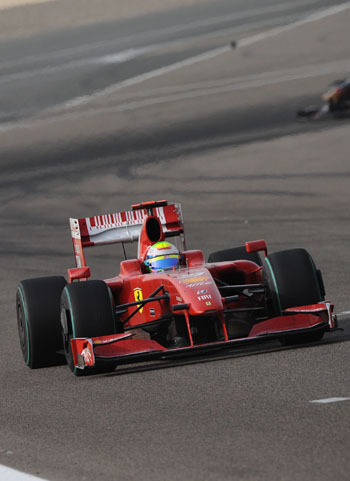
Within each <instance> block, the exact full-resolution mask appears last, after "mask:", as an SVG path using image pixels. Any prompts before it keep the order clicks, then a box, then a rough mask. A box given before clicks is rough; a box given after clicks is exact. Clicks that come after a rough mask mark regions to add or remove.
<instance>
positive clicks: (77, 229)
mask: <svg viewBox="0 0 350 481" xmlns="http://www.w3.org/2000/svg"><path fill="white" fill-rule="evenodd" d="M148 212H149V210H148V209H147V208H144V209H139V208H138V209H136V210H131V211H125V212H118V213H115V214H105V215H98V216H94V217H83V218H81V219H70V228H71V234H72V241H73V249H74V256H75V260H76V266H77V267H84V266H85V265H86V264H85V257H84V252H83V249H84V247H91V246H95V245H106V244H115V243H122V242H123V243H131V242H135V241H138V240H139V236H140V232H141V229H142V225H143V222H144V220H145V219H146V217H147V216H148ZM152 212H153V215H154V216H156V217H158V219H159V220H160V223H161V224H162V228H163V232H164V234H165V236H166V237H171V236H178V235H182V236H183V235H184V225H183V219H182V211H181V205H180V204H177V203H172V204H169V205H163V206H160V207H154V208H153V209H152Z"/></svg>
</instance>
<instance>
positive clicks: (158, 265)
mask: <svg viewBox="0 0 350 481" xmlns="http://www.w3.org/2000/svg"><path fill="white" fill-rule="evenodd" d="M179 258H180V256H179V255H178V254H169V255H167V256H157V257H154V258H153V259H150V260H149V265H150V268H151V269H152V270H154V271H165V270H168V269H172V268H173V267H177V266H178V264H179Z"/></svg>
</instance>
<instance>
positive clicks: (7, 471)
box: [0, 464, 45, 481]
mask: <svg viewBox="0 0 350 481" xmlns="http://www.w3.org/2000/svg"><path fill="white" fill-rule="evenodd" d="M0 479H1V480H3V481H45V480H44V479H43V478H38V477H37V476H33V475H32V474H26V473H22V472H21V471H17V469H12V468H8V467H7V466H2V465H1V464H0Z"/></svg>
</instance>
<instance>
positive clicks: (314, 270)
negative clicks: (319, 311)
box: [309, 255, 322, 300]
mask: <svg viewBox="0 0 350 481" xmlns="http://www.w3.org/2000/svg"><path fill="white" fill-rule="evenodd" d="M309 258H310V262H311V265H312V270H313V272H314V277H315V281H316V286H317V292H318V298H319V300H322V296H321V290H320V286H319V284H318V277H317V272H316V266H315V264H314V261H313V259H312V257H311V256H310V255H309Z"/></svg>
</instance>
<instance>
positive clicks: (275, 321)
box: [17, 201, 336, 375]
mask: <svg viewBox="0 0 350 481" xmlns="http://www.w3.org/2000/svg"><path fill="white" fill-rule="evenodd" d="M70 223H71V231H72V240H73V248H74V255H75V260H76V267H75V268H73V269H69V270H68V283H67V282H66V280H65V279H64V278H63V277H58V276H56V277H45V278H38V279H27V280H24V281H22V282H21V283H20V284H19V286H18V289H17V318H18V330H19V336H20V343H21V348H22V353H23V357H24V360H25V362H26V364H27V365H28V366H29V367H31V368H36V367H41V366H47V365H52V364H55V363H56V362H57V359H58V358H57V352H59V351H60V350H61V351H62V347H63V350H64V354H65V357H66V360H67V363H68V365H69V367H70V368H71V370H72V371H73V372H74V373H75V374H76V375H82V374H89V373H93V372H101V370H102V371H103V370H104V371H106V370H110V369H114V368H115V367H116V366H118V365H120V364H124V363H129V362H135V361H140V360H142V361H145V360H151V359H164V358H169V357H170V356H175V355H177V356H178V355H185V354H187V353H190V352H191V353H192V352H194V351H203V350H210V349H218V348H225V347H233V346H234V345H239V344H242V343H249V342H254V341H258V340H263V339H273V338H275V339H280V340H281V341H282V342H283V343H296V342H305V341H307V342H309V341H316V340H319V339H321V338H322V336H323V335H324V333H325V332H326V331H332V330H335V329H336V317H335V316H334V314H333V305H332V304H331V303H330V302H328V301H325V300H324V299H325V292H324V287H323V282H322V276H321V272H320V271H319V270H317V269H316V267H315V264H314V262H313V260H312V258H311V256H310V255H309V254H308V253H307V251H305V250H304V249H290V250H284V251H280V252H275V253H272V254H269V255H267V248H266V244H265V241H263V240H259V241H253V242H247V243H246V245H245V247H236V248H231V249H227V250H224V251H217V252H214V253H212V254H211V255H210V256H209V260H208V262H205V260H204V257H203V253H202V251H200V250H186V247H185V234H184V226H183V220H182V213H181V206H180V204H173V203H167V202H166V201H153V202H145V203H143V204H138V205H134V206H132V210H131V211H127V212H121V213H117V214H108V215H102V216H96V217H87V218H82V219H71V220H70ZM169 239H171V240H172V241H173V242H175V243H177V244H178V246H177V247H175V246H174V245H173V244H171V243H170V242H168V240H169ZM134 241H137V242H138V254H137V257H136V258H135V259H129V260H124V261H122V262H121V265H120V273H119V274H118V275H117V276H116V277H113V278H111V279H106V280H104V281H102V280H89V277H90V268H89V267H88V266H86V263H85V256H84V249H85V248H87V247H90V246H94V245H98V244H111V243H126V242H134ZM260 253H261V254H260ZM62 339H63V341H62Z"/></svg>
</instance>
